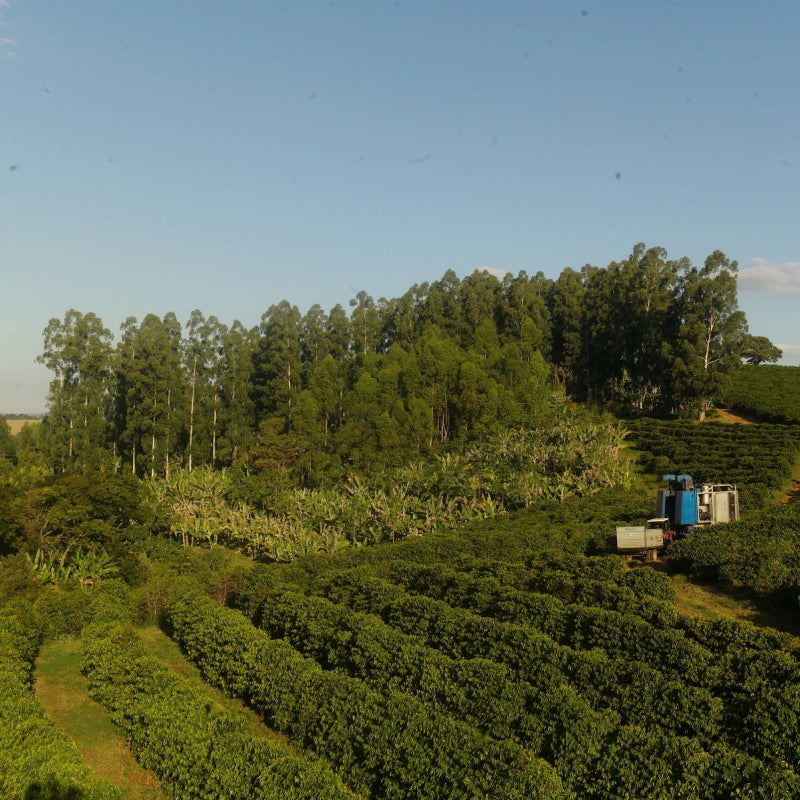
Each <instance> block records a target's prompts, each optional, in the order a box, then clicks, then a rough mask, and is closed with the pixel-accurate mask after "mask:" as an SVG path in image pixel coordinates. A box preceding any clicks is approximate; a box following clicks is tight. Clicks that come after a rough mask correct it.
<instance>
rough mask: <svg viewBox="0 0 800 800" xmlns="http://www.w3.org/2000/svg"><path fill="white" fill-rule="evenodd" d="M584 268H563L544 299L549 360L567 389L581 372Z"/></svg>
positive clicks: (583, 336) (582, 358)
mask: <svg viewBox="0 0 800 800" xmlns="http://www.w3.org/2000/svg"><path fill="white" fill-rule="evenodd" d="M587 272H588V268H584V269H583V270H582V271H581V272H577V271H576V270H574V269H572V268H571V267H566V268H565V269H564V270H563V271H562V272H561V274H560V275H559V276H558V278H557V279H556V280H555V281H554V282H553V285H552V286H551V287H550V291H549V293H548V297H547V306H548V310H549V315H550V321H551V327H550V331H551V339H552V350H551V358H552V361H553V364H554V366H555V368H556V374H557V376H558V377H559V380H560V381H561V382H562V383H564V384H566V385H567V386H568V387H569V388H570V389H574V388H575V387H576V386H577V385H578V381H579V378H580V377H581V373H582V371H583V368H584V361H585V358H584V340H585V331H584V328H585V326H584V318H585V302H586V298H585V295H586V287H585V277H586V275H587Z"/></svg>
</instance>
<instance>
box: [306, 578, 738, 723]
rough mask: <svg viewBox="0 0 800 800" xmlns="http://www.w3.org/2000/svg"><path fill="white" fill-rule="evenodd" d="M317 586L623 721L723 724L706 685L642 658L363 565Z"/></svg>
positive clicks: (436, 643) (446, 647) (456, 652)
mask: <svg viewBox="0 0 800 800" xmlns="http://www.w3.org/2000/svg"><path fill="white" fill-rule="evenodd" d="M320 591H321V592H322V593H323V594H325V595H326V596H327V597H328V598H329V599H330V600H333V601H334V602H338V603H343V604H345V605H348V606H350V607H352V608H354V609H357V610H360V611H367V612H370V613H375V614H379V615H380V616H381V617H382V618H383V619H384V621H386V622H387V623H389V624H390V625H391V626H392V627H394V628H397V629H398V630H401V631H403V632H404V633H408V634H413V635H416V636H419V637H422V639H423V640H424V641H425V643H426V644H428V645H429V646H431V647H434V648H436V649H438V650H441V651H442V652H444V653H445V654H447V655H449V656H450V657H452V658H486V659H489V660H492V661H496V662H498V663H501V664H505V665H506V666H508V667H509V668H510V669H511V670H513V671H514V672H515V674H516V676H517V678H518V679H519V680H522V681H524V682H528V683H531V684H532V685H534V686H542V687H545V688H546V687H549V686H551V685H558V684H560V683H566V684H568V685H569V686H571V687H572V688H573V689H575V690H576V691H577V692H578V693H579V694H580V695H581V696H582V697H584V698H585V699H586V700H587V701H588V702H589V703H590V704H591V705H592V707H594V708H613V709H614V710H616V711H617V712H618V713H619V714H620V715H621V717H622V720H623V721H625V722H636V723H638V724H647V725H651V726H655V727H658V728H664V729H667V730H670V731H672V732H675V733H679V734H682V735H686V736H700V737H707V738H713V737H714V736H716V735H717V734H718V733H719V731H720V729H721V726H722V724H723V706H722V702H721V700H719V698H716V697H714V696H713V695H712V694H711V693H710V692H709V691H708V690H707V689H705V688H698V687H695V686H688V685H686V684H685V683H683V681H681V680H669V679H668V678H667V677H665V676H664V675H663V674H662V673H661V672H659V671H658V670H657V669H655V668H653V667H651V666H648V665H647V664H646V663H645V662H644V661H642V662H637V661H631V660H628V659H626V660H623V659H619V658H610V657H609V656H608V655H607V654H606V653H604V652H602V651H601V650H600V649H592V650H579V649H576V648H574V647H569V646H566V645H563V644H559V643H558V642H556V641H555V640H554V639H553V638H552V637H551V636H549V635H548V634H547V633H545V632H543V631H541V630H538V629H537V628H535V627H532V626H530V625H520V624H515V623H509V622H503V621H500V620H497V619H492V618H490V617H485V616H480V615H478V614H475V613H473V612H471V611H469V610H466V609H460V608H455V607H453V606H451V605H449V604H448V603H446V602H444V601H441V600H436V599H434V598H430V597H426V596H424V595H410V594H407V593H406V592H405V591H404V590H403V589H402V587H400V586H397V585H396V584H392V583H390V582H388V581H386V580H384V579H382V578H378V577H376V576H375V575H373V574H372V573H371V572H370V571H369V570H368V569H366V568H360V569H354V570H349V571H347V570H343V571H341V572H339V573H337V574H336V575H334V576H332V577H331V579H330V580H329V581H328V583H327V584H325V585H323V586H321V587H320ZM530 597H534V596H533V595H530ZM538 597H539V598H540V599H541V600H542V602H543V604H545V605H546V606H550V607H553V608H555V609H556V612H560V611H561V610H562V609H563V607H564V606H563V604H562V603H560V601H558V600H557V599H556V598H552V597H548V596H547V595H539V596H538ZM575 609H576V611H577V612H581V611H582V610H584V609H582V607H580V606H576V607H575Z"/></svg>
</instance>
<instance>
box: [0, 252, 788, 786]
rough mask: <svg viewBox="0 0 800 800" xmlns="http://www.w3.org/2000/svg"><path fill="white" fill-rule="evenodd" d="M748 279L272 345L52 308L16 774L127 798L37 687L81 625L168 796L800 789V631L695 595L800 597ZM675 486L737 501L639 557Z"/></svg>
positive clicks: (459, 298) (607, 275) (13, 620)
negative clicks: (718, 408)
mask: <svg viewBox="0 0 800 800" xmlns="http://www.w3.org/2000/svg"><path fill="white" fill-rule="evenodd" d="M735 276H736V265H735V262H730V261H728V259H727V258H725V257H724V255H723V254H721V253H719V252H716V253H714V254H713V255H712V256H710V257H709V259H708V260H707V261H706V263H705V265H704V266H703V267H702V268H700V269H697V268H695V267H693V266H692V265H691V264H689V263H688V262H687V261H686V260H685V259H682V260H680V261H669V260H667V257H666V253H664V251H663V250H661V249H660V248H653V249H646V248H645V247H644V246H643V245H637V246H636V247H635V248H634V252H633V253H632V254H631V256H630V257H629V258H628V259H626V260H625V261H623V262H620V263H615V264H611V265H609V267H608V268H605V269H599V268H594V267H586V268H584V269H583V270H581V271H580V272H575V271H572V270H565V271H564V273H562V275H561V276H560V277H559V278H558V279H557V280H555V281H550V280H547V279H545V278H544V277H543V276H541V275H538V276H535V277H534V278H529V277H528V276H526V275H525V274H524V273H521V274H520V275H518V276H516V277H512V276H508V277H507V278H506V279H504V280H503V281H499V280H497V279H496V278H494V277H493V276H491V275H489V274H487V273H480V272H476V273H474V274H473V275H471V276H468V277H467V278H465V279H463V280H459V279H458V278H457V277H456V276H455V275H454V274H452V273H448V274H447V275H445V276H444V277H443V279H442V280H441V281H438V282H436V283H434V284H430V285H424V286H421V287H413V288H412V289H411V290H409V292H408V293H407V294H406V295H404V296H403V298H400V299H397V300H393V301H385V300H380V301H378V302H377V303H376V302H373V301H372V299H371V298H369V297H368V296H367V295H365V294H363V293H362V294H360V295H358V297H357V298H356V299H355V300H354V301H353V303H352V306H351V309H350V312H349V313H347V312H345V310H344V309H343V308H341V307H336V308H334V309H333V310H332V311H331V312H330V313H329V314H325V313H323V312H322V310H321V309H319V308H318V307H315V308H314V309H312V310H310V311H309V312H308V313H307V314H306V315H305V316H302V315H301V314H300V313H299V311H298V310H297V309H296V308H294V307H293V306H291V305H289V304H288V303H281V304H279V305H278V306H273V307H272V308H271V309H270V310H269V311H268V312H267V313H266V314H265V315H264V317H263V319H262V324H261V325H260V326H259V328H258V329H254V330H245V329H244V328H243V326H241V325H240V324H239V323H234V324H233V325H232V326H231V327H228V326H226V325H223V324H222V323H220V322H219V321H218V320H216V319H215V318H213V317H211V318H205V317H204V316H203V315H202V314H200V312H195V313H194V314H192V317H191V319H190V320H189V322H188V323H187V325H186V326H185V328H183V327H182V326H181V325H180V324H179V323H178V321H177V320H176V319H175V317H174V315H167V316H166V317H165V318H164V319H159V318H157V317H155V316H149V317H146V318H145V319H144V320H143V321H142V322H141V323H138V322H137V321H136V320H132V319H131V320H128V321H127V322H126V323H125V325H124V326H123V331H122V336H121V338H120V340H119V342H117V343H116V345H115V344H114V342H113V337H112V336H111V334H110V333H109V332H108V331H107V330H105V329H104V328H103V325H102V322H101V321H100V320H99V319H98V318H97V317H95V316H94V315H93V314H85V315H84V314H81V313H79V312H77V311H69V312H67V314H66V316H65V318H64V319H63V320H52V321H51V323H50V324H49V325H48V327H47V329H46V330H45V334H44V339H45V344H44V352H43V355H42V361H43V363H46V364H47V365H48V366H49V367H50V368H51V369H52V370H53V372H54V375H55V377H54V380H53V383H52V386H51V397H50V411H49V414H48V415H47V417H46V418H45V419H44V420H43V421H42V422H41V423H37V424H33V425H26V426H24V427H21V428H20V429H19V430H18V432H16V433H12V432H11V429H10V428H9V426H8V425H7V424H6V422H5V420H3V419H0V723H1V724H0V794H1V795H2V796H3V797H8V798H9V800H31V799H32V798H51V800H57V799H60V798H71V799H72V800H117V798H122V797H124V796H125V792H126V787H119V786H117V785H114V784H113V783H111V782H109V780H106V779H104V778H100V777H98V775H97V774H95V773H94V772H93V770H92V769H90V768H89V767H88V766H87V765H86V762H85V761H84V760H83V755H82V750H81V746H80V742H74V741H72V740H71V739H70V738H69V737H68V736H67V735H66V734H65V733H64V732H63V731H62V730H61V729H60V728H59V727H58V725H56V724H55V723H54V722H53V721H52V719H51V718H50V717H49V716H48V714H47V713H46V712H45V710H44V708H43V706H42V705H41V704H40V702H39V698H38V695H37V693H36V692H35V691H34V682H33V678H34V675H35V672H36V661H35V659H36V656H37V653H38V652H39V649H40V647H41V646H42V645H43V644H47V645H48V646H49V645H52V644H53V643H56V645H57V643H58V642H60V641H69V642H73V643H74V644H75V647H77V649H78V652H79V653H80V658H81V665H82V666H81V669H82V675H83V680H84V682H85V687H86V692H88V695H87V696H88V697H90V698H91V699H93V700H94V701H95V702H96V703H97V704H99V706H98V707H99V708H100V709H101V710H102V713H103V714H105V715H107V717H108V718H109V719H110V720H112V721H113V722H114V724H115V725H116V729H117V730H118V731H119V735H120V736H121V737H122V738H124V740H125V742H127V745H126V746H127V747H129V748H130V750H131V752H132V753H133V754H134V756H135V757H136V759H137V760H138V762H139V763H140V765H142V766H143V767H146V768H147V769H148V770H151V771H152V773H153V775H154V776H155V779H156V780H157V781H158V782H159V783H160V785H161V790H159V791H163V794H157V795H156V794H152V795H149V796H148V797H152V798H153V800H165V798H167V797H171V798H186V800H190V799H191V800H195V799H196V800H201V798H207V797H221V796H225V797H233V798H241V800H250V798H263V800H268V799H269V798H295V799H296V800H300V799H301V798H341V799H342V800H345V798H348V797H353V798H365V799H366V798H426V797H430V798H437V800H438V798H448V797H449V798H453V799H454V800H455V799H456V798H459V799H460V798H476V799H477V798H485V797H503V798H541V800H551V799H552V800H556V799H558V800H561V798H564V800H566V799H567V798H569V799H570V800H572V799H573V798H575V799H577V798H584V797H585V798H597V799H598V800H610V799H611V798H620V800H621V799H622V798H642V799H644V798H648V800H653V799H656V800H658V799H660V798H664V799H665V800H666V799H667V798H669V800H672V798H686V800H689V799H690V798H691V799H692V800H695V798H701V799H705V798H708V800H723V798H730V797H746V798H759V799H761V798H764V799H765V800H766V799H767V798H769V800H783V798H787V797H794V796H798V795H800V749H798V747H797V731H798V728H800V695H798V691H797V686H798V683H799V682H800V640H798V639H797V638H795V637H794V636H791V635H789V634H788V633H781V632H779V631H777V630H775V629H773V628H768V627H756V626H755V625H752V624H749V623H744V622H738V621H735V620H734V619H730V618H720V617H709V618H698V617H692V616H687V615H685V614H684V613H681V611H679V609H678V598H677V596H676V588H675V583H674V581H673V576H688V578H689V579H691V580H696V581H703V582H706V583H707V584H709V585H710V586H713V587H715V590H716V591H718V592H726V593H733V594H734V595H735V596H743V597H746V598H748V602H750V603H752V604H755V605H756V606H757V607H759V608H761V609H769V608H770V607H771V608H782V609H784V610H787V611H789V612H791V613H796V611H797V609H798V597H800V562H798V559H797V556H796V553H797V544H798V542H800V503H790V504H783V503H781V502H780V500H781V499H782V498H783V497H785V496H786V494H787V492H788V490H789V489H790V487H791V484H792V479H793V477H794V476H796V475H797V467H798V462H799V461H800V421H799V420H798V416H797V414H796V412H795V411H794V410H793V408H794V407H793V406H792V405H791V396H793V394H797V392H796V391H795V390H794V388H793V387H798V385H799V384H798V380H799V379H798V378H797V375H798V374H800V370H797V369H794V368H783V367H780V368H779V367H772V366H769V365H767V366H765V365H764V363H763V362H769V361H774V360H775V359H776V358H777V357H778V354H776V351H775V348H773V347H772V345H771V344H770V343H769V342H767V341H766V340H764V339H763V337H754V336H750V335H749V333H748V332H747V325H746V320H745V319H744V317H743V315H742V314H741V312H740V311H739V310H738V309H737V304H736V292H735V285H736V281H735ZM743 361H748V362H749V365H743V364H742V362H743ZM715 402H718V403H721V404H724V405H727V406H729V407H735V408H739V409H742V410H743V411H746V412H747V413H748V415H750V416H751V417H752V418H753V419H756V420H758V422H757V424H753V425H742V424H724V423H722V422H717V421H714V409H713V405H714V403H715ZM702 416H705V417H706V421H704V422H699V421H698V419H699V418H700V417H702ZM673 471H679V472H684V471H685V472H689V473H691V474H692V475H694V476H695V478H696V479H697V480H712V481H716V480H722V481H726V482H727V481H729V482H734V483H736V484H737V485H738V486H739V490H740V495H741V500H742V507H743V515H742V519H741V520H740V521H738V522H733V523H729V524H727V525H722V526H714V527H711V528H705V529H703V530H702V531H700V530H698V531H696V532H694V533H693V534H692V535H691V536H690V537H688V538H686V539H683V540H680V541H677V542H675V543H673V544H672V545H670V546H669V547H668V549H667V550H666V552H665V553H664V555H663V557H662V561H661V562H660V563H659V564H656V565H650V564H644V563H642V564H636V563H633V562H628V561H626V560H625V559H623V558H621V557H619V556H617V555H615V554H614V535H613V534H614V527H615V525H619V524H623V525H630V524H639V523H641V522H643V521H644V520H645V519H647V517H649V516H651V515H652V513H653V511H654V508H653V506H654V493H655V488H656V486H657V485H658V483H659V478H660V475H661V474H662V473H666V472H673ZM154 626H158V627H159V628H160V631H162V632H163V633H160V635H161V636H162V637H163V636H164V634H166V635H167V636H168V637H170V639H171V640H172V641H173V642H174V643H176V644H177V645H179V646H180V649H181V651H182V653H183V656H184V658H185V659H186V663H185V664H184V666H182V667H181V668H176V667H175V665H172V664H167V663H166V662H165V660H164V659H163V656H162V655H161V654H159V653H157V652H155V651H154V650H153V649H152V646H151V645H150V644H149V642H150V641H151V638H152V637H149V636H148V635H146V634H147V632H148V631H150V630H153V629H154ZM192 664H193V665H194V667H195V668H196V669H197V670H199V672H198V675H199V677H198V679H197V681H200V684H198V682H197V681H194V680H192V679H190V677H189V676H188V669H189V667H190V666H191V665H192ZM211 687H216V689H218V690H219V692H221V693H222V694H221V695H220V696H219V698H218V699H214V698H213V697H212V696H211V695H209V694H208V693H207V690H208V691H210V688H211ZM224 695H227V696H228V697H229V698H235V699H238V700H239V701H241V702H242V703H244V704H245V705H246V706H247V707H248V708H249V709H251V710H252V711H254V712H255V714H256V715H257V720H258V721H257V729H256V730H253V729H251V728H250V727H248V726H247V725H245V724H244V723H243V721H242V718H241V717H240V715H239V714H238V713H237V712H236V711H235V710H233V709H232V707H231V706H230V705H227V704H226V702H227V701H226V702H223V699H224V697H223V696H224ZM32 742H35V745H32Z"/></svg>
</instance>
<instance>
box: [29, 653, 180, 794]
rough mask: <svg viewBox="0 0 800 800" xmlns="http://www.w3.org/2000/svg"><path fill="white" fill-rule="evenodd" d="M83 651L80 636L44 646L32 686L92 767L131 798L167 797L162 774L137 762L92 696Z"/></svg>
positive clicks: (45, 707) (52, 718) (54, 719)
mask: <svg viewBox="0 0 800 800" xmlns="http://www.w3.org/2000/svg"><path fill="white" fill-rule="evenodd" d="M82 655H83V647H82V643H81V641H80V639H75V638H71V639H62V640H60V641H57V642H51V643H49V644H46V645H45V646H44V647H42V650H41V653H40V655H39V658H38V659H37V660H36V673H35V674H36V679H35V682H34V691H35V692H36V696H37V697H38V699H39V702H40V703H41V704H42V706H43V707H44V709H45V711H46V712H47V716H48V717H50V719H51V720H52V721H53V722H54V723H55V724H56V725H58V727H59V728H61V729H62V730H63V731H64V732H65V733H66V734H67V735H68V736H69V737H70V738H71V739H72V740H73V741H74V742H75V744H76V745H77V747H78V749H79V750H80V752H81V754H82V755H83V758H84V760H85V761H86V763H87V764H88V765H89V766H90V767H91V768H92V769H93V770H94V772H95V773H97V774H98V775H101V776H102V777H104V778H106V779H107V780H109V781H111V783H113V784H115V785H116V786H119V787H120V788H121V789H122V790H123V791H125V792H127V795H128V798H129V800H167V795H165V794H164V793H163V792H162V791H161V789H160V788H159V787H160V783H159V780H158V778H157V777H156V776H155V775H154V774H153V773H152V772H150V771H149V770H144V769H142V768H141V767H140V766H139V764H138V763H137V761H136V759H135V758H134V757H133V754H132V753H131V751H130V749H129V748H128V744H127V742H126V741H125V739H124V738H123V737H122V736H120V733H119V729H118V728H117V727H116V726H115V725H114V723H113V722H111V720H110V719H109V717H108V714H106V712H105V709H103V707H102V706H100V705H99V704H98V703H95V702H94V700H92V699H90V697H89V695H88V693H87V689H86V679H85V678H84V677H83V675H81V657H82Z"/></svg>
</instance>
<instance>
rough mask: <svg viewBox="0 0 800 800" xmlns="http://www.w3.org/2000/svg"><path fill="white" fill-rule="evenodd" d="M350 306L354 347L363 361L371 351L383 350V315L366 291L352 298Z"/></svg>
mask: <svg viewBox="0 0 800 800" xmlns="http://www.w3.org/2000/svg"><path fill="white" fill-rule="evenodd" d="M350 308H351V309H352V311H351V312H350V329H351V331H352V334H353V345H354V347H353V349H354V353H356V354H357V355H358V359H359V361H360V362H361V363H363V362H364V361H365V360H366V358H367V355H368V354H369V353H377V352H379V351H380V350H381V327H382V325H381V316H380V312H379V310H378V306H377V305H376V303H375V301H374V300H373V299H372V297H371V296H370V295H368V294H367V293H366V292H364V291H361V292H359V293H358V294H357V295H356V296H355V297H354V298H353V299H352V300H350Z"/></svg>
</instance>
